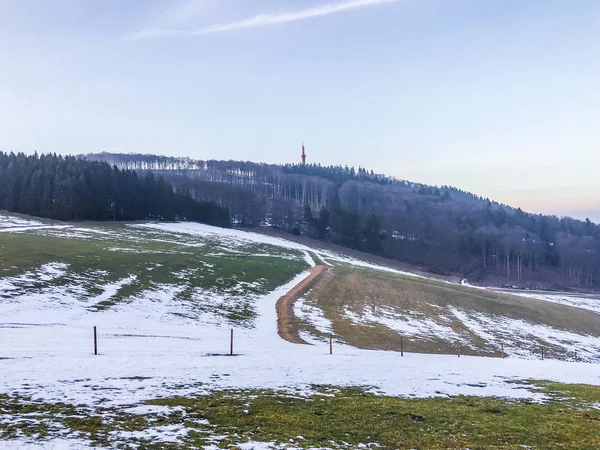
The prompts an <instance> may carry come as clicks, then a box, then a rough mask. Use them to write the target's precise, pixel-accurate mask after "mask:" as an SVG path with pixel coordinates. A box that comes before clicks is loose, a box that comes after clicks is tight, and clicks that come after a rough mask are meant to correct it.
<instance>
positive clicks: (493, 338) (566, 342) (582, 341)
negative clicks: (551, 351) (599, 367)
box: [449, 307, 600, 361]
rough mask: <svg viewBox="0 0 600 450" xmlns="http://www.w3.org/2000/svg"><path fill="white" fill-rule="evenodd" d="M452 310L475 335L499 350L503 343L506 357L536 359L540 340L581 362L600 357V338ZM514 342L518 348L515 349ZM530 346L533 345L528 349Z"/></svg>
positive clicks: (494, 316) (499, 317)
mask: <svg viewBox="0 0 600 450" xmlns="http://www.w3.org/2000/svg"><path fill="white" fill-rule="evenodd" d="M449 310H450V311H451V312H452V313H453V314H454V315H455V316H456V317H457V318H458V319H459V320H460V321H461V322H462V323H463V325H465V326H466V327H468V328H469V330H471V332H473V333H474V334H476V335H477V336H479V337H480V338H482V339H483V340H485V341H486V342H489V343H493V344H495V345H496V346H497V347H499V346H500V343H504V346H505V351H506V353H507V354H511V355H514V356H518V357H520V358H529V359H533V358H535V359H537V358H539V354H540V352H541V349H540V344H538V340H541V341H544V342H547V343H548V344H549V345H553V346H558V347H562V348H563V349H565V350H566V351H567V352H569V353H571V354H573V355H574V354H575V353H577V356H578V358H580V359H582V360H589V361H597V360H598V356H599V355H600V338H599V337H597V336H590V335H585V334H578V333H573V332H570V331H565V330H560V329H558V328H553V327H550V326H546V325H541V324H535V323H530V322H526V321H524V320H520V319H512V318H510V317H506V316H499V315H492V314H482V313H478V312H474V311H464V310H460V309H458V308H455V307H451V308H449ZM511 342H517V343H518V345H515V346H512V345H511ZM528 343H531V344H530V345H527V344H528Z"/></svg>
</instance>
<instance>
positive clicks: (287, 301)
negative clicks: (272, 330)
mask: <svg viewBox="0 0 600 450" xmlns="http://www.w3.org/2000/svg"><path fill="white" fill-rule="evenodd" d="M326 270H327V266H315V267H313V268H312V270H311V272H310V275H309V276H308V277H306V278H305V279H304V280H302V281H301V282H300V283H298V284H297V285H296V286H294V287H293V288H292V289H290V291H289V292H288V293H287V294H285V295H284V296H283V297H281V298H280V299H279V300H277V306H276V309H277V332H278V333H279V336H281V337H282V339H285V340H286V341H288V342H292V343H294V344H308V342H306V341H305V340H304V339H302V338H301V337H300V335H299V334H298V330H297V329H296V328H294V302H295V301H296V300H298V299H299V298H300V297H302V295H304V294H306V293H307V292H308V290H309V289H310V288H312V287H313V286H314V285H315V284H316V283H317V282H318V281H319V278H321V276H322V275H323V274H324V273H325V271H326Z"/></svg>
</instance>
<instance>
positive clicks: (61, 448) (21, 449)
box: [0, 438, 95, 450]
mask: <svg viewBox="0 0 600 450" xmlns="http://www.w3.org/2000/svg"><path fill="white" fill-rule="evenodd" d="M93 448H95V447H92V446H91V445H90V444H89V443H88V442H87V441H84V440H80V439H76V438H69V439H66V438H55V439H49V440H38V441H35V442H32V440H31V439H26V438H21V439H11V440H4V441H0V449H5V450H12V449H15V450H17V449H18V450H87V449H93Z"/></svg>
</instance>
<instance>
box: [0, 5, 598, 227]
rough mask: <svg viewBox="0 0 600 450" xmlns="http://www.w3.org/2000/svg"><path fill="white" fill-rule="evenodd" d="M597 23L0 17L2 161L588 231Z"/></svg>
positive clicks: (41, 10) (510, 17)
mask: <svg viewBox="0 0 600 450" xmlns="http://www.w3.org/2000/svg"><path fill="white" fill-rule="evenodd" d="M599 18H600V4H598V2H593V1H591V0H590V1H582V2H578V3H577V4H570V3H567V2H561V1H558V0H552V1H547V2H528V3H526V4H523V2H518V1H516V0H511V1H500V0H490V1H488V2H474V1H472V0H457V1H455V2H452V4H448V2H443V1H442V0H427V1H416V0H321V1H317V0H311V1H309V2H307V1H299V0H293V1H289V2H286V3H285V6H281V3H280V2H276V1H274V0H249V1H241V0H230V1H227V2H225V1H216V0H182V1H177V2H168V1H165V0H151V1H148V2H144V3H138V2H131V3H128V4H123V3H122V2H119V1H116V0H108V1H104V2H99V1H91V0H90V1H86V2H77V1H73V0H55V1H41V0H23V1H19V2H16V1H8V0H7V1H4V2H2V1H0V64H2V66H3V67H6V68H8V70H4V71H2V72H1V73H0V149H1V150H4V151H8V152H10V151H15V152H19V151H21V152H23V153H29V154H30V153H33V152H34V151H38V152H40V153H48V152H56V153H60V154H81V153H97V152H102V151H107V152H116V153H128V152H133V153H149V154H164V155H166V156H184V157H186V156H187V157H190V158H194V159H225V160H228V159H233V160H252V161H255V162H256V161H265V162H267V163H274V164H283V163H286V162H297V161H299V155H300V150H299V149H300V146H301V144H302V141H304V142H305V144H306V153H307V157H308V162H309V163H310V162H320V163H321V164H322V165H338V164H339V165H342V166H344V165H348V166H354V167H359V166H360V167H365V168H366V167H368V168H369V170H371V169H372V170H373V171H375V172H377V173H382V174H385V175H387V176H393V177H396V178H398V179H403V180H410V181H412V182H415V183H422V184H428V185H435V186H442V185H448V186H454V187H457V188H459V189H461V190H464V191H468V192H472V193H474V194H476V195H478V196H482V197H484V198H486V197H487V198H490V199H492V200H495V201H498V202H499V203H504V204H507V205H509V206H512V207H514V208H521V209H523V210H524V211H527V212H531V213H535V214H538V213H542V214H551V215H556V216H561V217H562V216H566V217H574V218H577V219H581V220H585V218H589V219H590V220H592V221H594V222H596V223H598V222H600V202H599V201H598V199H600V180H598V178H597V176H596V173H595V167H596V166H598V164H600V152H598V151H597V150H598V149H597V146H598V142H600V131H598V130H597V127H596V122H597V117H598V115H599V114H600V90H599V89H598V87H597V79H598V77H599V76H600V61H598V58H596V57H595V54H596V52H597V50H596V49H597V48H598V44H600V30H599V29H598V27H597V26H596V24H597V23H598V19H599Z"/></svg>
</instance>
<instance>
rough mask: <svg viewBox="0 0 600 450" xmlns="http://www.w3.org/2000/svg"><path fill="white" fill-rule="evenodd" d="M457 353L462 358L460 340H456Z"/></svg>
mask: <svg viewBox="0 0 600 450" xmlns="http://www.w3.org/2000/svg"><path fill="white" fill-rule="evenodd" d="M456 354H457V355H458V357H459V358H460V342H458V341H456Z"/></svg>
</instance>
